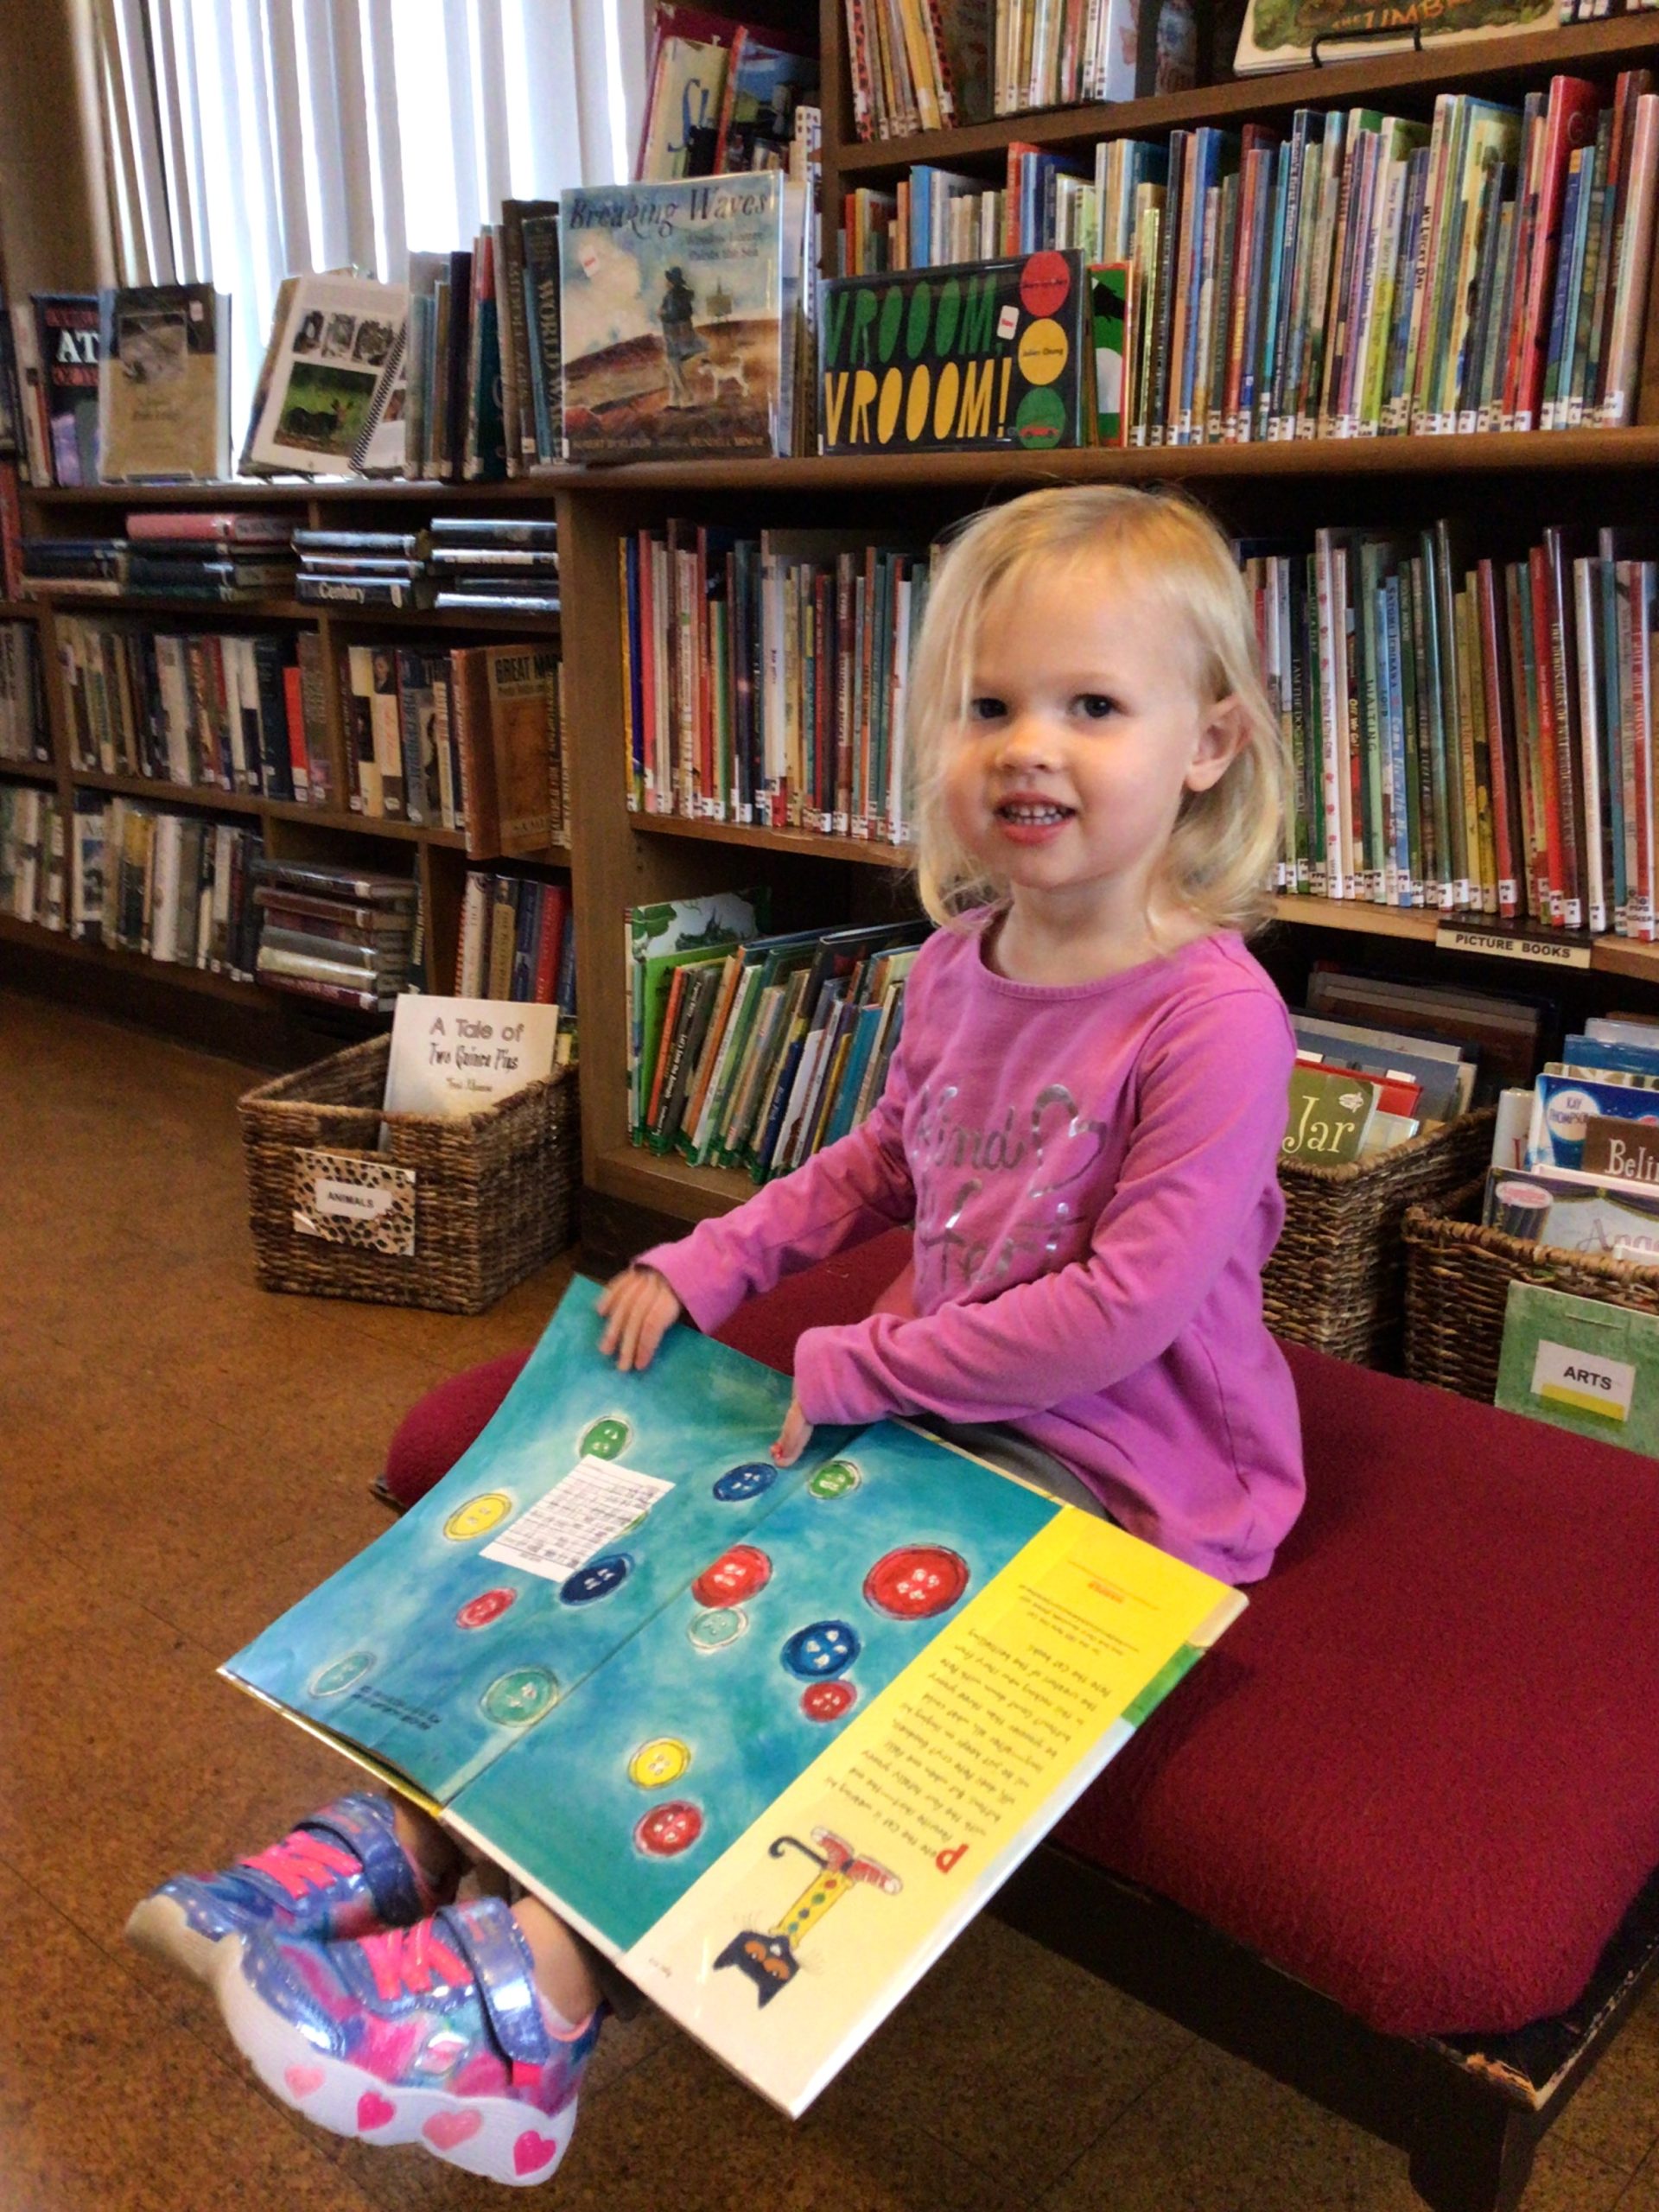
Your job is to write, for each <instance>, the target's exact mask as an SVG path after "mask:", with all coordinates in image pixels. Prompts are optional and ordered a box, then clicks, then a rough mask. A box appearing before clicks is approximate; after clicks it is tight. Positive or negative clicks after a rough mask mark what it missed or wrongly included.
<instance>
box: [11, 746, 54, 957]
mask: <svg viewBox="0 0 1659 2212" xmlns="http://www.w3.org/2000/svg"><path fill="white" fill-rule="evenodd" d="M67 850H68V845H67V837H66V835H65V830H64V818H63V803H62V801H61V800H60V798H59V797H58V795H57V793H56V792H55V791H42V790H41V786H40V785H38V784H9V783H7V782H5V781H4V780H3V779H0V914H9V915H10V917H11V918H12V919H13V920H14V921H18V922H32V923H33V924H34V925H35V927H36V928H37V929H43V930H61V929H64V928H67V915H66V911H65V906H66V899H65V894H66V886H67V857H66V856H67Z"/></svg>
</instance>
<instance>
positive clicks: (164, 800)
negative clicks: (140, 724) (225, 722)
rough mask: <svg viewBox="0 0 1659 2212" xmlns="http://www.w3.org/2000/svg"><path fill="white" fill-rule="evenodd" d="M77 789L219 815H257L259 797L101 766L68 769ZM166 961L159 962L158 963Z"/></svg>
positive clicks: (259, 802) (211, 785)
mask: <svg viewBox="0 0 1659 2212" xmlns="http://www.w3.org/2000/svg"><path fill="white" fill-rule="evenodd" d="M69 780H70V782H71V783H72V784H73V785H75V787H76V789H77V790H85V791H109V792H111V793H112V794H113V795H114V796H115V797H116V798H137V799H144V800H148V801H152V802H153V803H154V804H156V805H157V806H165V805H168V804H171V805H176V806H194V807H198V808H200V807H207V808H211V809H213V810H216V811H217V812H219V813H222V814H257V813H258V811H259V810H260V808H261V806H262V805H263V804H264V802H263V800H261V799H259V798H255V797H254V795H253V794H252V793H251V792H250V791H221V790H220V789H219V786H218V785H216V784H170V783H163V782H162V780H161V779H159V778H157V777H154V776H111V775H105V773H104V772H103V771H102V770H101V769H97V768H72V769H71V770H70V772H69ZM162 965H163V966H166V965H168V963H165V962H163V963H162Z"/></svg>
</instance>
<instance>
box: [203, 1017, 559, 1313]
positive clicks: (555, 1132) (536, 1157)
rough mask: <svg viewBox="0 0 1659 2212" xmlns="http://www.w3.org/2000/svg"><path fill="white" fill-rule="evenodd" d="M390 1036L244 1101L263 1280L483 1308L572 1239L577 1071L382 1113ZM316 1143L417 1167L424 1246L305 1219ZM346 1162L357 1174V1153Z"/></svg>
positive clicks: (394, 1301) (337, 1293) (326, 1293)
mask: <svg viewBox="0 0 1659 2212" xmlns="http://www.w3.org/2000/svg"><path fill="white" fill-rule="evenodd" d="M390 1052H391V1039H389V1038H386V1037H375V1038H371V1039H369V1040H368V1042H367V1043H366V1044H362V1045H353V1046H349V1047H348V1048H347V1050H346V1051H345V1052H335V1053H334V1054H333V1055H332V1056H331V1057H330V1058H327V1059H326V1060H320V1061H318V1062H317V1063H316V1064H315V1065H314V1066H311V1067H308V1068H302V1070H301V1071H300V1072H299V1073H298V1074H297V1075H288V1076H281V1077H278V1078H277V1081H276V1082H274V1083H266V1084H261V1085H260V1086H259V1088H258V1089H257V1090H251V1091H249V1092H248V1093H247V1095H246V1096H245V1097H244V1098H243V1099H242V1101H241V1102H240V1106H239V1111H240V1114H241V1116H242V1136H243V1141H244V1143H245V1147H246V1150H247V1162H248V1197H249V1203H250V1206H251V1215H252V1225H253V1249H254V1256H255V1262H256V1266H257V1274H258V1279H259V1281H260V1283H261V1285H262V1286H263V1287H264V1288H265V1289H266V1290H289V1291H297V1292H300V1293H302V1294H305V1295H308V1296H310V1297H315V1298H360V1299H366V1300H372V1302H373V1303H375V1304H377V1305H381V1306H434V1307H435V1308H437V1309H438V1310H439V1311H440V1312H442V1313H482V1312H483V1311H484V1309H485V1307H486V1306H491V1305H493V1304H494V1302H495V1300H497V1299H498V1298H499V1297H500V1296H501V1294H503V1292H504V1291H507V1290H510V1289H511V1288H512V1286H513V1284H514V1283H516V1282H520V1281H523V1280H524V1276H526V1275H527V1274H533V1273H534V1271H535V1270H536V1268H539V1267H542V1266H543V1265H544V1264H545V1262H547V1261H549V1260H550V1259H551V1258H552V1257H553V1255H555V1254H556V1252H559V1251H562V1250H563V1248H564V1247H565V1245H566V1244H568V1243H569V1241H570V1213H571V1199H572V1195H573V1193H574V1192H575V1185H576V1180H577V1176H578V1173H579V1168H578V1160H577V1151H578V1133H579V1124H578V1121H577V1111H576V1106H577V1100H576V1078H575V1070H574V1069H569V1068H567V1069H561V1070H560V1071H558V1072H557V1073H556V1075H554V1076H553V1077H552V1078H551V1079H550V1081H549V1082H546V1083H536V1084H530V1085H529V1086H528V1088H527V1089H525V1090H520V1091H517V1092H515V1093H514V1094H513V1096H512V1097H510V1098H505V1099H503V1100H502V1101H501V1103H499V1105H496V1106H491V1107H487V1108H486V1109H485V1110H484V1111H483V1112H482V1113H479V1114H473V1115H469V1116H467V1117H466V1118H465V1119H464V1120H459V1121H445V1120H441V1119H438V1118H436V1117H434V1116H426V1115H418V1114H383V1113H382V1111H381V1108H380V1101H381V1099H382V1097H383V1096H385V1087H386V1061H387V1057H388V1055H389V1053H390ZM383 1125H384V1126H385V1128H386V1129H387V1130H388V1132H389V1142H388V1146H387V1148H386V1149H385V1151H381V1150H379V1149H378V1146H379V1139H380V1131H381V1128H382V1126H383ZM314 1148H315V1149H317V1150H321V1151H325V1152H331V1153H337V1154H355V1155H362V1156H365V1157H366V1158H367V1159H370V1160H374V1161H377V1162H386V1163H390V1164H391V1166H394V1167H398V1168H404V1169H408V1170H410V1171H411V1172H412V1173H413V1176H414V1185H413V1198H414V1249H413V1250H412V1252H410V1253H409V1254H408V1255H400V1254H396V1253H391V1252H387V1251H383V1250H372V1249H365V1247H364V1245H363V1244H362V1243H331V1242H325V1241H324V1240H323V1239H322V1238H321V1237H320V1236H308V1235H304V1234H302V1233H301V1232H300V1231H299V1230H297V1229H296V1226H295V1215H296V1201H297V1199H298V1198H299V1196H300V1191H299V1184H300V1180H301V1178H300V1172H299V1171H300V1166H301V1163H300V1161H299V1159H298V1157H297V1155H299V1154H301V1153H302V1152H305V1151H308V1150H311V1149H314ZM342 1172H343V1173H346V1175H348V1176H349V1174H350V1173H351V1172H352V1166H351V1162H350V1161H347V1162H346V1163H345V1165H344V1167H343V1171H342ZM353 1227H355V1224H353Z"/></svg>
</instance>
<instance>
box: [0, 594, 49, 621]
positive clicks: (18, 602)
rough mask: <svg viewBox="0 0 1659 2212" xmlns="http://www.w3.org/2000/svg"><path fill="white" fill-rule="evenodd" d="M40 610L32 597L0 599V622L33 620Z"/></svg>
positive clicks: (36, 617)
mask: <svg viewBox="0 0 1659 2212" xmlns="http://www.w3.org/2000/svg"><path fill="white" fill-rule="evenodd" d="M40 612H41V610H40V608H39V607H38V606H37V605H36V604H35V601H33V600H32V599H0V622H33V621H35V620H37V619H38V617H39V615H40Z"/></svg>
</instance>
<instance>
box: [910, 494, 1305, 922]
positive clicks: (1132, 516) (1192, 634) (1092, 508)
mask: <svg viewBox="0 0 1659 2212" xmlns="http://www.w3.org/2000/svg"><path fill="white" fill-rule="evenodd" d="M1098 561H1110V562H1111V563H1113V564H1114V565H1115V566H1116V569H1118V571H1119V573H1120V575H1122V576H1123V577H1124V578H1125V579H1126V580H1127V581H1128V582H1131V583H1132V584H1133V585H1134V587H1135V590H1136V591H1137V592H1138V593H1140V594H1143V595H1144V602H1145V603H1146V604H1147V605H1148V606H1149V607H1150V608H1151V609H1152V611H1153V613H1154V619H1159V620H1164V619H1167V621H1168V624H1169V628H1170V632H1171V634H1172V635H1173V636H1174V637H1177V638H1179V639H1180V640H1181V641H1182V643H1183V644H1184V645H1185V651H1186V656H1187V659H1188V662H1189V665H1190V673H1191V676H1192V684H1193V688H1194V690H1195V691H1196V692H1197V694H1198V697H1199V699H1200V701H1201V702H1203V703H1204V705H1205V707H1206V708H1208V707H1211V706H1214V705H1217V704H1218V703H1219V702H1221V701H1222V700H1224V699H1231V700H1234V701H1236V702H1237V709H1238V711H1239V713H1240V714H1241V715H1242V716H1243V721H1244V723H1245V727H1246V730H1247V733H1248V734H1247V737H1246V741H1245V743H1244V746H1243V749H1242V750H1241V751H1240V753H1238V755H1237V757H1236V760H1233V761H1232V762H1231V763H1230V766H1228V768H1227V771H1226V772H1225V774H1224V775H1223V776H1222V777H1221V779H1219V781H1218V782H1217V783H1216V784H1214V785H1212V786H1211V789H1210V790H1208V791H1187V792H1185V793H1184V794H1183V796H1182V799H1181V804H1180V810H1179V813H1178V815H1177V817H1176V819H1175V826H1174V829H1173V831H1172V833H1171V836H1170V840H1169V843H1168V845H1167V846H1166V848H1165V851H1164V855H1163V858H1162V860H1161V861H1160V865H1159V868H1158V870H1157V872H1156V874H1155V876H1154V886H1153V897H1154V901H1155V900H1156V899H1159V897H1160V896H1161V898H1162V899H1165V900H1167V901H1169V902H1170V903H1172V904H1173V905H1175V906H1179V907H1180V908H1183V909H1184V910H1185V912H1187V913H1188V914H1190V915H1191V916H1192V917H1194V918H1197V919H1198V920H1200V921H1201V922H1203V923H1204V924H1205V925H1206V926H1207V927H1208V928H1211V929H1240V930H1245V931H1249V930H1250V929H1253V928H1255V927H1257V926H1259V925H1260V924H1261V923H1262V922H1263V921H1264V920H1266V918H1268V913H1269V912H1270V909H1271V903H1272V887H1271V882H1270V876H1271V872H1272V868H1273V864H1274V860H1275V858H1276V857H1277V855H1278V852H1279V840H1280V832H1281V823H1282V821H1283V818H1284V811H1285V804H1286V798H1287V789H1288V777H1287V762H1286V755H1285V743H1284V738H1283V734H1282V733H1281V729H1280V726H1279V721H1278V718H1277V716H1276V715H1274V711H1273V709H1272V708H1271V707H1270V706H1269V705H1268V696H1267V693H1266V691H1265V690H1264V689H1263V687H1262V676H1261V670H1260V665H1259V662H1258V658H1257V652H1256V639H1255V624H1254V621H1253V620H1252V616H1251V611H1250V605H1249V599H1248V597H1247V595H1246V593H1245V589H1244V583H1243V578H1242V576H1241V575H1240V574H1239V571H1238V564H1237V563H1236V560H1235V559H1234V557H1233V555H1232V553H1231V551H1230V549H1229V547H1228V544H1227V541H1226V540H1225V538H1224V537H1223V536H1222V534H1221V532H1220V531H1219V530H1218V529H1217V526H1216V524H1215V523H1214V521H1213V520H1212V519H1211V517H1210V516H1209V515H1208V514H1206V513H1205V511H1204V510H1203V509H1202V508H1201V507H1199V506H1197V505H1194V504H1193V502H1192V500H1190V499H1184V498H1182V497H1181V496H1180V495H1179V493H1171V492H1147V491H1140V490H1136V489H1135V488H1133V487H1131V486H1125V485H1076V486H1060V487H1058V488H1056V489H1054V490H1052V491H1046V492H1032V493H1027V495H1026V497H1025V498H1023V499H1014V500H1013V501H1011V502H1010V503H1009V504H1008V505H1006V506H1001V507H994V508H992V509H990V510H988V512H986V513H983V514H980V515H976V516H975V517H974V518H973V520H972V521H971V522H969V524H967V525H966V526H965V527H964V528H963V530H962V531H961V532H960V533H959V535H958V536H957V537H956V538H955V539H954V540H953V541H952V543H950V547H949V548H948V550H946V552H945V553H944V557H943V560H942V561H941V562H940V563H939V564H938V566H937V567H936V569H935V571H934V575H933V580H932V584H931V589H930V592H929V594H928V601H927V612H926V614H925V618H924V620H923V623H922V634H921V638H920V640H919V642H918V646H917V651H916V659H915V665H914V668H913V670H912V677H911V683H910V698H909V702H908V703H907V706H906V734H907V738H908V749H909V753H910V775H911V779H912V819H913V822H914V825H915V833H916V874H917V879H918V885H919V887H920V892H921V899H922V904H923V906H925V908H926V910H927V912H928V913H929V914H931V917H932V918H933V919H934V920H935V921H936V922H938V923H939V924H940V925H943V926H945V927H949V926H950V925H952V924H953V923H955V922H956V921H957V920H958V919H959V918H960V917H961V916H962V915H963V913H964V912H966V911H967V910H968V909H969V907H973V906H983V905H985V904H987V903H988V902H990V901H995V900H998V899H1004V898H1006V897H1007V885H1006V884H1005V883H1000V882H998V881H996V880H994V879H993V878H991V877H989V876H988V874H986V872H985V870H984V869H983V868H981V866H980V865H979V863H978V861H976V860H975V858H974V857H973V855H971V854H970V853H969V852H968V851H967V850H966V849H965V848H964V847H963V845H962V844H961V842H959V840H958V839H957V837H956V836H955V835H954V834H953V833H952V831H951V829H950V823H949V820H948V818H947V816H946V810H945V805H944V772H943V770H944V754H945V747H944V736H945V733H946V731H947V730H948V729H949V728H950V727H951V726H952V725H953V724H955V723H957V721H960V720H961V719H962V717H963V715H965V714H966V712H967V708H968V686H969V682H970V680H971V674H972V671H971V664H970V658H971V652H972V643H973V639H974V636H975V633H976V631H977V629H978V627H979V626H980V624H981V623H982V621H983V620H985V617H986V615H987V613H988V611H989V608H990V607H991V605H992V603H993V602H994V601H995V599H996V598H997V597H998V596H999V594H1001V592H1002V591H1003V590H1004V589H1005V588H1008V587H1010V586H1013V585H1014V584H1017V583H1019V582H1024V581H1025V580H1026V579H1027V578H1028V577H1029V576H1030V575H1032V574H1033V572H1034V571H1035V570H1037V569H1039V567H1043V566H1058V565H1059V564H1061V563H1071V564H1072V565H1077V566H1081V565H1082V564H1083V563H1085V562H1098ZM1147 920H1148V924H1149V925H1152V923H1153V917H1152V916H1151V915H1150V914H1149V915H1148V917H1147Z"/></svg>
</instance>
